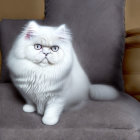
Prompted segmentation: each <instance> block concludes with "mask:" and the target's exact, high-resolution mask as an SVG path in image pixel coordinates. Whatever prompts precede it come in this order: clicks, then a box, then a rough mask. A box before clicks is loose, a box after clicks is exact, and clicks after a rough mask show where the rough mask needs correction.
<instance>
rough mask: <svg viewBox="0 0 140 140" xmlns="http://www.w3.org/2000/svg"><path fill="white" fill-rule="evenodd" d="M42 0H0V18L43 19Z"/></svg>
mask: <svg viewBox="0 0 140 140" xmlns="http://www.w3.org/2000/svg"><path fill="white" fill-rule="evenodd" d="M44 11H45V3H44V0H22V1H21V0H12V1H11V0H0V20H1V19H7V18H8V19H44V17H45V14H44Z"/></svg>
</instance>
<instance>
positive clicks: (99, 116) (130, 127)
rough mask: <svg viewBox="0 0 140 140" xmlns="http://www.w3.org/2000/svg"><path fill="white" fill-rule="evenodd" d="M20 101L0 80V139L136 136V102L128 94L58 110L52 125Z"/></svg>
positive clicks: (130, 139)
mask: <svg viewBox="0 0 140 140" xmlns="http://www.w3.org/2000/svg"><path fill="white" fill-rule="evenodd" d="M23 104H24V101H23V100H22V98H21V97H20V96H19V93H18V92H17V90H16V89H15V88H14V87H13V85H12V84H9V83H3V84H2V83H1V84H0V140H46V139H47V140H65V139H67V140H93V139H94V140H139V138H140V134H139V127H140V117H139V116H140V104H139V103H138V102H137V101H136V100H135V99H133V98H131V97H130V96H128V95H125V94H122V95H121V97H120V98H118V99H117V100H115V101H110V102H99V101H98V102H97V101H88V103H87V104H86V106H85V107H84V108H83V109H81V110H78V111H69V112H64V114H62V116H61V119H60V122H59V123H58V124H57V125H55V126H45V125H43V124H42V123H41V116H39V115H37V114H36V113H25V112H23V110H22V106H23Z"/></svg>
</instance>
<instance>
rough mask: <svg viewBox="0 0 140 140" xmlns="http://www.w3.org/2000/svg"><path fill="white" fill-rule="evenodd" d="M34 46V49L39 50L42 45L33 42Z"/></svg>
mask: <svg viewBox="0 0 140 140" xmlns="http://www.w3.org/2000/svg"><path fill="white" fill-rule="evenodd" d="M34 48H35V49H36V50H40V49H41V48H42V45H40V44H35V45H34Z"/></svg>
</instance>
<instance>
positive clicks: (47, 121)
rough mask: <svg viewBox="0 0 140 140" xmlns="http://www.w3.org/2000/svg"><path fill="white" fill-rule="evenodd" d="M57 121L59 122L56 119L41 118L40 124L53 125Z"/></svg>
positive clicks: (49, 117)
mask: <svg viewBox="0 0 140 140" xmlns="http://www.w3.org/2000/svg"><path fill="white" fill-rule="evenodd" d="M58 121H59V118H58V117H51V116H43V118H42V122H43V123H44V124H45V125H55V124H57V123H58Z"/></svg>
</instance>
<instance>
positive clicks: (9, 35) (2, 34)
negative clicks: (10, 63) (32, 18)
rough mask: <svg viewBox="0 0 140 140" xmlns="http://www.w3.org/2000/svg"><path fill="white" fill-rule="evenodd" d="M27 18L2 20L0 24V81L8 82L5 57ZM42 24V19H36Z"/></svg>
mask: <svg viewBox="0 0 140 140" xmlns="http://www.w3.org/2000/svg"><path fill="white" fill-rule="evenodd" d="M28 21H29V20H2V22H1V24H0V50H1V52H2V71H1V77H0V82H9V81H10V78H9V73H8V69H7V67H6V58H7V55H8V53H9V50H10V49H11V47H12V44H13V43H14V41H15V39H16V37H17V35H18V34H19V33H20V32H21V31H22V30H23V27H24V26H25V24H26V23H27V22H28ZM37 22H38V23H40V24H43V20H37Z"/></svg>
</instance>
